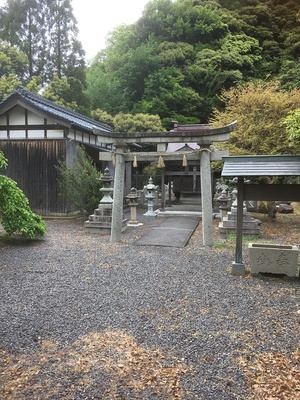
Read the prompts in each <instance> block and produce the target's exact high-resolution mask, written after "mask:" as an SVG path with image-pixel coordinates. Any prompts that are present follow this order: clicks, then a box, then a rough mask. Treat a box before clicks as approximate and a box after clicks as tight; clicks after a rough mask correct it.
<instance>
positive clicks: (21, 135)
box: [9, 131, 26, 139]
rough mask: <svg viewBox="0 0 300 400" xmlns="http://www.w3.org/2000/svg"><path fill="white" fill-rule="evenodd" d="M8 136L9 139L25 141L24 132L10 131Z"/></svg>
mask: <svg viewBox="0 0 300 400" xmlns="http://www.w3.org/2000/svg"><path fill="white" fill-rule="evenodd" d="M9 136H10V138H11V139H25V138H26V134H25V131H10V135H9Z"/></svg>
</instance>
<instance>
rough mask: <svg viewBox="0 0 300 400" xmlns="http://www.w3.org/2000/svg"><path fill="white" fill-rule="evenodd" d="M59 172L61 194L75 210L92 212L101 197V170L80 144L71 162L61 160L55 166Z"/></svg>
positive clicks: (86, 212)
mask: <svg viewBox="0 0 300 400" xmlns="http://www.w3.org/2000/svg"><path fill="white" fill-rule="evenodd" d="M57 169H58V172H59V174H60V177H61V179H60V181H59V188H60V193H61V195H62V196H63V197H64V198H65V199H66V201H67V202H68V203H69V204H70V205H71V206H72V207H73V209H74V210H75V211H80V212H83V213H85V214H92V213H93V211H94V209H95V208H96V206H97V205H98V203H99V200H100V199H101V193H100V189H101V186H102V185H101V182H100V181H99V178H100V177H101V172H99V171H98V170H97V168H96V166H95V164H94V162H93V160H92V158H91V157H90V156H89V155H88V154H87V153H86V151H85V149H84V148H83V147H81V146H78V147H77V155H76V156H74V157H73V159H72V163H68V162H67V161H66V160H61V161H60V162H59V164H58V166H57Z"/></svg>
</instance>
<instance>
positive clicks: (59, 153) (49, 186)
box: [0, 140, 76, 216]
mask: <svg viewBox="0 0 300 400" xmlns="http://www.w3.org/2000/svg"><path fill="white" fill-rule="evenodd" d="M75 146H76V145H75V144H74V143H73V142H68V141H67V140H7V141H6V140H1V141H0V149H1V150H2V151H3V153H4V155H5V157H6V158H7V159H8V168H7V169H6V170H4V171H1V173H5V174H6V175H7V176H9V177H10V178H12V179H14V180H15V181H16V182H17V183H18V186H19V187H20V188H21V189H22V190H23V192H24V193H25V195H26V196H27V197H28V199H29V204H30V207H31V209H32V210H33V211H35V212H36V213H38V214H41V215H44V216H46V215H64V214H67V213H69V212H70V211H71V210H70V208H69V207H68V205H67V204H66V203H65V202H64V201H63V199H61V197H60V196H59V191H58V182H57V180H58V174H57V170H56V168H55V166H56V165H57V161H58V160H59V159H62V158H65V157H66V156H67V157H68V158H70V157H71V156H72V155H73V154H74V153H75Z"/></svg>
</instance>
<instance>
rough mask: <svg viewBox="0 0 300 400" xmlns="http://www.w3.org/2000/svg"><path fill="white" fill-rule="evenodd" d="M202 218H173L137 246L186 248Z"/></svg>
mask: <svg viewBox="0 0 300 400" xmlns="http://www.w3.org/2000/svg"><path fill="white" fill-rule="evenodd" d="M199 220H200V218H197V217H172V218H164V220H163V222H162V223H161V224H160V225H158V226H156V227H155V228H153V229H152V230H151V231H150V232H149V233H147V234H146V235H145V236H143V237H142V238H140V239H138V240H137V241H136V242H135V244H137V245H143V246H169V247H184V246H185V245H186V244H187V242H188V241H189V239H190V237H191V235H192V234H193V232H194V230H195V228H196V227H197V225H198V222H199Z"/></svg>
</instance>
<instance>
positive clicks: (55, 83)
mask: <svg viewBox="0 0 300 400" xmlns="http://www.w3.org/2000/svg"><path fill="white" fill-rule="evenodd" d="M71 93H72V90H71V87H70V84H69V82H68V80H67V78H66V77H62V78H59V76H58V75H55V76H54V78H53V80H52V81H51V82H50V83H49V85H47V86H46V88H45V90H44V92H43V97H45V98H46V99H48V100H51V101H53V102H55V103H57V104H60V105H61V106H64V107H67V108H70V109H71V110H76V109H77V107H78V105H77V104H76V102H75V101H73V100H72V96H71Z"/></svg>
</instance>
